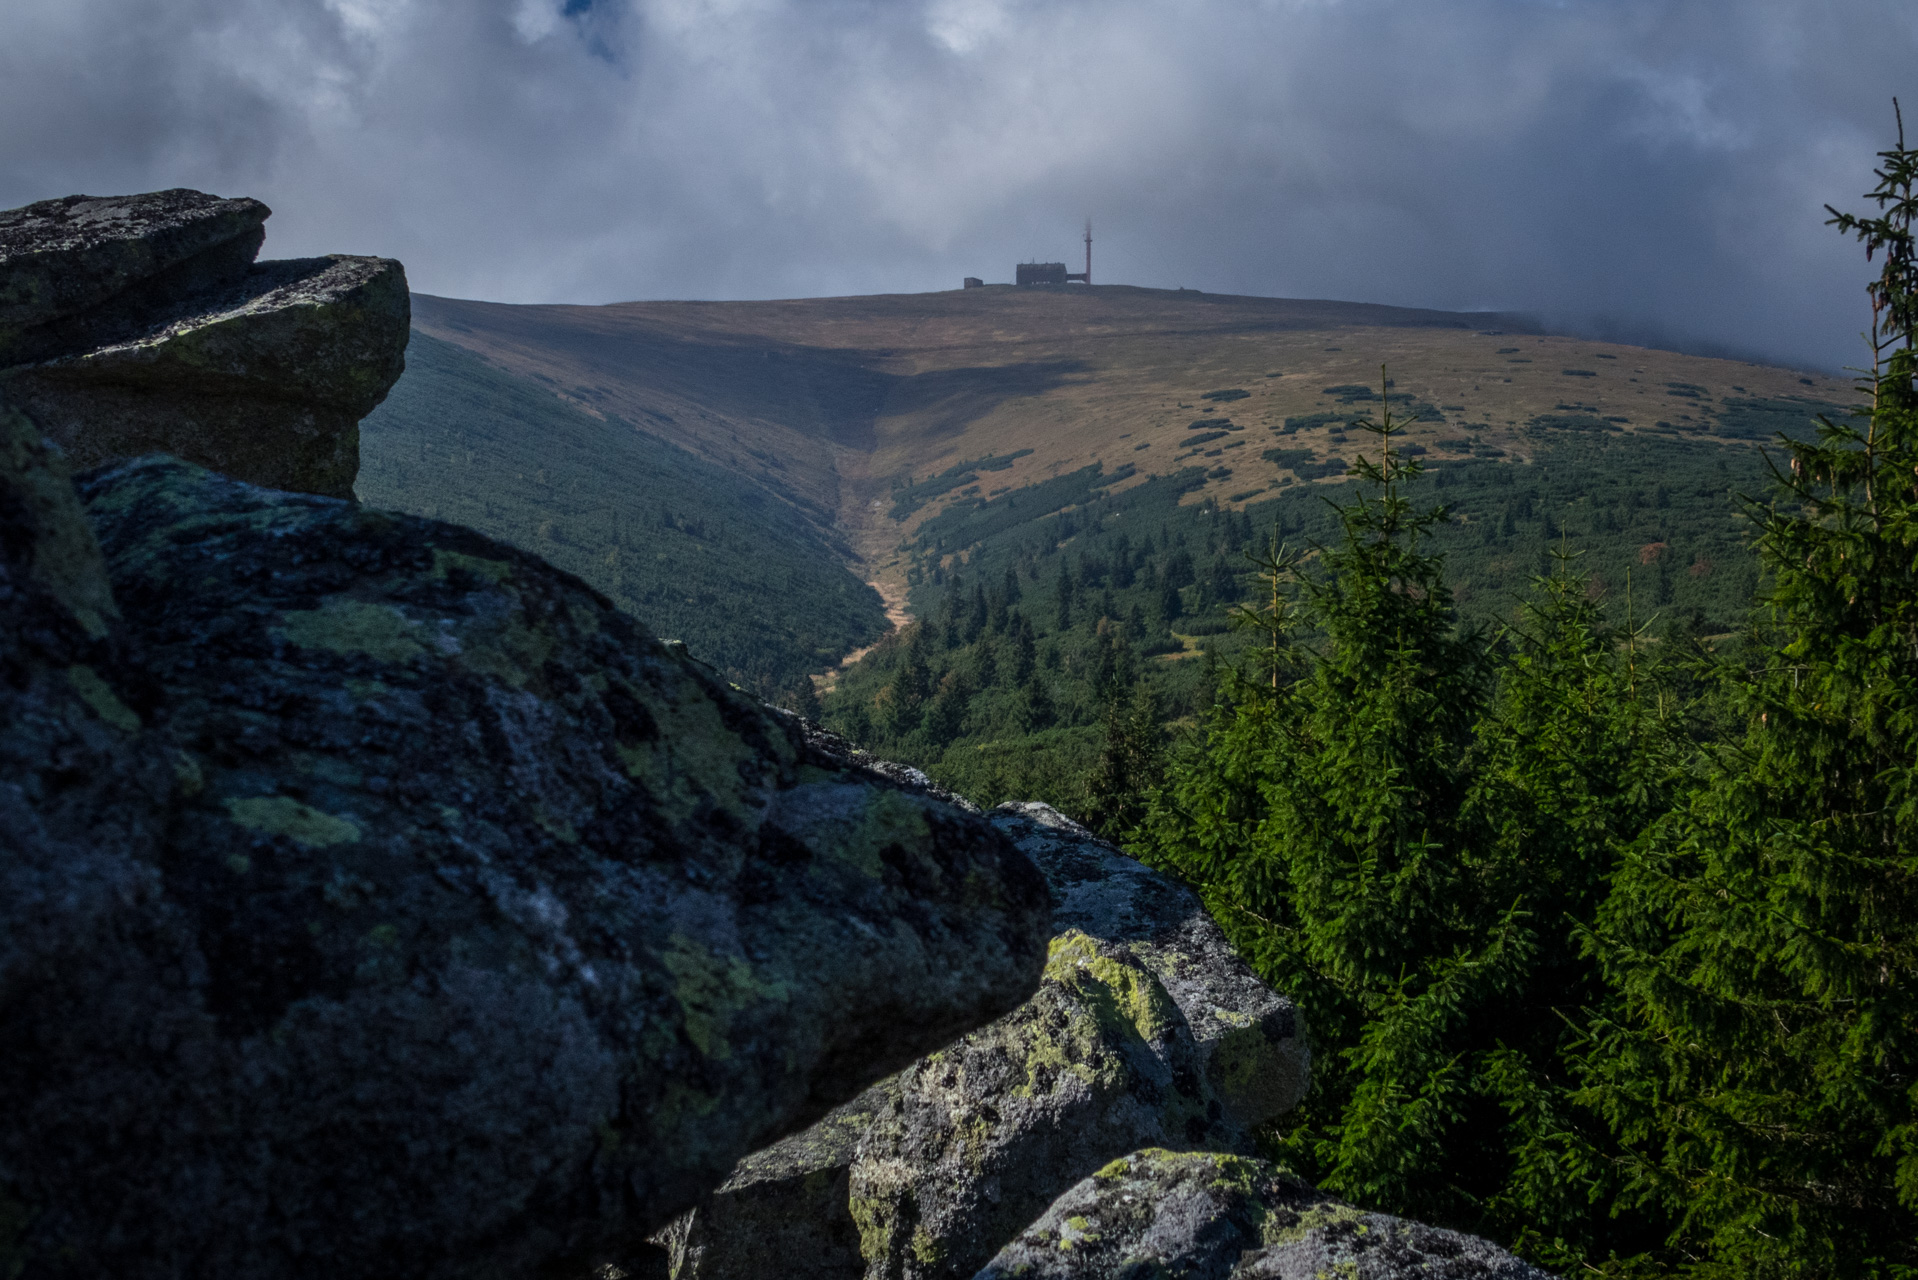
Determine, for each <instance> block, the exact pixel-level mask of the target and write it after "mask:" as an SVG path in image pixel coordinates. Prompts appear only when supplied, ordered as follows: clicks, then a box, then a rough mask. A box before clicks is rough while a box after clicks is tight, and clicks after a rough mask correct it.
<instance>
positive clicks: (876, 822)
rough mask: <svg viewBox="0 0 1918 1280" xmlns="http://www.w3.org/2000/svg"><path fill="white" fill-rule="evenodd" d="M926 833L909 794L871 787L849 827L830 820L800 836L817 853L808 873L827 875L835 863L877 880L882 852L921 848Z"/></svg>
mask: <svg viewBox="0 0 1918 1280" xmlns="http://www.w3.org/2000/svg"><path fill="white" fill-rule="evenodd" d="M927 833H928V826H927V822H926V813H925V810H924V809H922V808H920V807H919V805H917V804H915V803H914V802H913V801H912V799H911V797H909V796H907V795H906V794H905V793H904V792H900V791H879V790H872V791H869V792H867V793H866V794H865V795H864V796H863V797H862V798H861V804H860V807H859V811H858V815H857V817H856V819H855V820H854V822H853V824H852V827H851V829H850V830H846V829H845V828H844V827H842V826H840V825H838V824H837V823H834V824H832V825H831V826H830V827H826V828H824V829H822V830H821V831H819V832H818V833H817V835H814V834H812V833H802V835H801V838H802V839H804V840H805V841H806V843H807V844H808V845H809V846H811V847H812V849H813V852H814V853H815V854H817V855H819V861H818V862H817V863H815V864H814V866H813V869H812V874H814V875H817V876H824V875H829V874H830V868H831V867H832V866H834V865H837V866H840V867H847V868H850V869H852V870H854V871H857V872H858V873H859V874H860V875H863V876H867V877H869V878H871V879H874V880H881V879H884V878H885V875H886V861H885V858H884V856H883V855H884V853H885V851H886V850H887V849H889V848H890V849H915V848H921V847H923V846H924V845H925V843H926V836H927ZM821 837H824V838H821Z"/></svg>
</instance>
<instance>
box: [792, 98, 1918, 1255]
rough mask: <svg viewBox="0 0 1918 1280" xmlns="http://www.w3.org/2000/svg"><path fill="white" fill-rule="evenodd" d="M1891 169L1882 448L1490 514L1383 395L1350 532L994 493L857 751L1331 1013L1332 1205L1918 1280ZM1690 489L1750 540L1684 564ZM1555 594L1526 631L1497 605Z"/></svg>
mask: <svg viewBox="0 0 1918 1280" xmlns="http://www.w3.org/2000/svg"><path fill="white" fill-rule="evenodd" d="M1881 159H1882V162H1883V163H1882V167H1881V169H1880V170H1879V171H1878V174H1877V185H1876V187H1875V189H1874V190H1873V191H1872V192H1870V193H1869V199H1870V207H1869V209H1868V211H1867V213H1866V214H1864V215H1854V214H1850V213H1842V212H1838V211H1836V210H1834V211H1832V217H1831V222H1832V224H1833V225H1834V226H1835V227H1836V228H1837V230H1838V231H1839V232H1841V233H1843V234H1846V235H1850V236H1855V237H1856V238H1857V240H1858V241H1859V242H1860V243H1861V244H1862V246H1863V247H1864V249H1865V251H1866V253H1867V254H1868V256H1869V257H1870V258H1871V260H1872V261H1873V263H1874V264H1875V265H1876V268H1877V274H1876V276H1875V278H1874V280H1873V282H1872V284H1871V286H1870V290H1869V303H1870V316H1871V328H1870V344H1871V345H1870V349H1869V352H1868V356H1869V360H1870V364H1869V368H1868V369H1867V370H1866V371H1865V373H1864V376H1863V378H1862V380H1861V391H1862V392H1863V393H1864V396H1865V400H1866V403H1865V405H1864V407H1863V408H1861V409H1859V410H1857V411H1856V412H1852V413H1846V412H1843V411H1840V410H1838V409H1836V408H1834V409H1833V410H1832V411H1830V412H1826V413H1823V414H1820V415H1818V416H1817V417H1816V418H1815V419H1813V420H1811V421H1807V422H1805V423H1803V424H1802V426H1803V428H1804V429H1802V430H1799V429H1796V428H1797V427H1799V426H1800V424H1799V423H1797V422H1795V421H1794V422H1791V423H1788V424H1786V423H1781V424H1780V425H1783V426H1786V427H1787V428H1788V429H1787V430H1784V431H1781V432H1780V433H1779V435H1778V436H1777V437H1776V444H1775V447H1773V448H1772V449H1770V450H1768V451H1767V456H1766V457H1748V456H1747V455H1746V454H1743V453H1741V454H1739V455H1737V456H1732V455H1730V454H1729V453H1727V452H1726V451H1724V450H1722V449H1719V450H1712V449H1710V448H1707V447H1705V446H1699V445H1686V444H1682V443H1681V442H1676V441H1674V442H1670V443H1669V444H1668V445H1657V446H1653V444H1652V442H1648V441H1646V440H1645V439H1644V438H1643V437H1640V438H1638V439H1635V440H1634V441H1632V442H1631V444H1632V448H1633V450H1636V452H1631V451H1628V450H1627V449H1625V448H1624V447H1623V446H1622V445H1621V443H1620V442H1617V441H1615V440H1610V439H1608V438H1606V437H1605V436H1604V435H1603V434H1602V433H1600V434H1595V435H1594V437H1593V438H1592V439H1591V440H1590V441H1589V442H1587V443H1584V444H1581V445H1566V444H1563V443H1559V444H1555V445H1554V446H1552V448H1551V450H1549V451H1543V452H1541V455H1540V458H1539V465H1536V466H1533V467H1529V468H1513V467H1500V468H1497V469H1496V473H1495V474H1494V472H1493V470H1492V469H1489V468H1488V469H1487V470H1486V472H1485V474H1483V475H1476V474H1474V472H1473V468H1472V467H1471V466H1470V465H1469V464H1467V465H1465V466H1462V467H1460V466H1448V467H1446V468H1444V469H1431V470H1428V469H1426V468H1425V467H1423V466H1422V465H1421V460H1420V458H1419V457H1417V456H1416V455H1415V453H1412V452H1409V451H1405V450H1401V449H1399V448H1396V447H1395V443H1394V442H1395V436H1396V433H1397V428H1398V427H1399V426H1400V425H1402V422H1403V420H1404V417H1405V415H1406V412H1407V409H1408V408H1409V409H1410V410H1412V411H1414V412H1416V411H1417V406H1406V407H1401V406H1399V405H1396V404H1395V402H1394V397H1393V395H1392V393H1391V390H1390V384H1389V382H1388V383H1387V384H1386V386H1385V388H1384V395H1383V396H1382V397H1381V398H1380V399H1379V400H1377V401H1375V402H1373V403H1375V404H1376V405H1377V406H1378V412H1377V413H1376V415H1375V417H1373V418H1367V419H1365V420H1363V421H1360V422H1355V423H1354V424H1353V427H1352V429H1353V432H1354V434H1355V436H1357V435H1358V434H1359V433H1360V432H1364V433H1366V434H1365V435H1364V436H1363V439H1364V440H1365V441H1366V443H1364V444H1363V445H1360V446H1358V447H1356V448H1355V450H1354V456H1353V457H1352V459H1351V460H1350V476H1351V479H1350V482H1349V484H1348V485H1347V486H1346V487H1345V488H1344V489H1342V490H1340V491H1339V493H1340V496H1339V497H1338V499H1337V500H1336V501H1335V502H1333V503H1331V504H1327V503H1325V502H1322V501H1319V500H1318V498H1317V495H1318V494H1320V493H1323V492H1324V489H1323V488H1322V487H1312V486H1301V488H1308V487H1310V488H1313V489H1314V492H1313V493H1312V494H1305V493H1300V494H1298V495H1296V499H1294V497H1293V495H1281V497H1280V498H1279V499H1277V500H1274V501H1271V502H1268V503H1266V504H1264V505H1262V506H1259V507H1256V508H1251V509H1249V510H1248V511H1247V512H1232V511H1220V510H1212V509H1204V508H1193V507H1189V506H1186V507H1182V506H1180V505H1179V502H1178V499H1179V496H1180V493H1181V492H1182V490H1181V489H1180V483H1179V478H1178V477H1177V476H1173V477H1162V478H1155V479H1154V480H1152V481H1150V482H1148V483H1147V484H1145V485H1140V486H1135V487H1132V488H1130V489H1128V490H1127V491H1126V494H1125V495H1124V499H1125V500H1124V501H1123V502H1121V501H1119V500H1118V499H1115V498H1114V497H1113V496H1112V495H1110V494H1108V493H1107V492H1106V486H1108V485H1110V484H1111V483H1112V482H1113V481H1114V480H1115V479H1116V478H1117V476H1116V475H1114V474H1109V473H1106V472H1104V471H1103V470H1102V469H1101V468H1098V467H1093V468H1088V469H1086V471H1084V472H1080V473H1075V474H1073V475H1068V476H1062V477H1060V478H1058V479H1057V480H1055V481H1052V482H1050V484H1051V485H1052V486H1055V487H1057V488H1058V489H1059V492H1058V493H1056V494H1043V495H1041V494H1035V493H1034V492H1033V491H1032V490H1023V491H1020V492H1019V493H1017V494H1013V495H1009V496H1007V497H1005V498H999V499H993V498H991V497H990V495H988V496H986V497H984V498H981V499H980V500H979V501H977V502H975V503H973V504H972V505H971V506H968V507H963V508H960V507H955V508H953V509H951V510H949V511H947V512H946V513H943V514H942V515H941V516H939V517H937V518H936V519H935V520H933V521H929V522H927V524H926V525H924V526H922V527H921V529H920V532H919V542H918V544H917V545H916V547H915V548H912V550H914V551H915V552H916V555H917V558H916V559H915V561H914V564H915V568H914V570H913V575H914V581H915V584H916V592H917V594H916V595H915V598H914V603H915V612H916V613H918V615H919V616H920V617H921V619H922V621H921V622H919V623H917V624H915V625H914V626H912V627H910V628H908V629H907V630H906V631H905V632H904V633H902V634H900V635H898V636H896V637H894V638H892V639H889V640H888V641H887V642H885V644H883V645H882V646H881V649H880V650H879V651H878V652H877V653H875V654H874V655H873V656H872V657H870V658H869V659H867V661H865V662H864V663H861V664H860V665H859V666H857V667H854V668H852V669H851V670H850V671H849V672H848V673H847V674H846V675H845V677H844V678H843V679H842V680H841V681H840V683H839V685H838V686H837V688H835V689H834V690H833V691H832V692H831V693H830V694H829V695H828V697H827V700H826V703H825V708H824V713H825V715H826V718H827V720H828V722H829V723H830V724H832V725H833V726H834V727H836V728H839V729H840V730H842V731H844V732H846V733H848V734H849V735H851V736H853V737H855V738H857V739H859V740H861V741H863V742H865V743H867V744H868V745H870V746H872V747H873V748H874V749H875V750H876V751H878V752H879V753H880V754H882V755H889V756H892V757H894V758H904V759H908V760H912V761H914V762H915V763H919V764H921V765H922V766H924V767H926V768H927V769H928V770H929V771H931V772H932V773H933V774H934V776H936V777H938V778H940V779H941V780H942V781H945V782H947V783H948V784H949V785H952V786H954V787H955V788H957V789H958V790H961V791H962V792H966V793H968V794H970V795H972V796H973V797H974V798H976V799H979V800H981V801H985V802H992V801H997V800H1000V799H1005V798H1011V797H1014V796H1021V795H1023V796H1031V797H1034V798H1044V799H1047V800H1050V801H1052V802H1054V803H1055V804H1058V805H1059V806H1060V807H1062V808H1064V809H1066V810H1067V811H1069V812H1071V813H1073V814H1074V815H1075V816H1078V817H1080V818H1082V819H1083V820H1085V821H1086V822H1088V824H1090V825H1093V826H1095V827H1096V828H1097V829H1099V830H1101V831H1102V832H1103V833H1105V834H1106V835H1108V836H1109V837H1111V838H1113V839H1115V840H1118V841H1120V842H1122V843H1123V844H1124V846H1125V847H1126V848H1127V849H1128V851H1130V852H1132V853H1134V854H1135V855H1137V856H1139V857H1141V858H1143V859H1145V860H1146V861H1148V862H1150V863H1152V864H1153V865H1156V866H1158V867H1161V868H1164V869H1167V870H1169V871H1172V872H1174V873H1176V874H1177V875H1179V876H1181V877H1183V878H1184V879H1185V880H1186V881H1187V882H1188V883H1190V884H1192V885H1193V886H1194V887H1195V888H1196V889H1197V890H1198V891H1199V892H1200V893H1201V895H1202V896H1203V897H1204V899H1205V901H1206V902H1207V904H1208V906H1209V907H1210V908H1211V910H1212V911H1213V913H1214V915H1215V916H1216V917H1217V918H1218V920H1219V922H1220V923H1221V925H1223V926H1224V927H1225V929H1226V930H1227V932H1228V933H1229V934H1230V935H1231V937H1232V938H1233V940H1234V941H1235V943H1236V944H1237V945H1238V946H1239V947H1240V949H1241V950H1242V951H1243V952H1244V954H1245V955H1246V956H1247V957H1248V959H1250V960H1251V961H1252V962H1253V963H1254V964H1255V966H1256V967H1257V968H1258V969H1259V970H1260V972H1261V974H1262V975H1263V976H1264V977H1265V978H1267V979H1268V980H1269V981H1270V982H1271V983H1272V984H1273V985H1274V986H1276V987H1277V988H1278V989H1280V990H1282V991H1286V992H1290V993H1292V994H1293V996H1294V997H1295V998H1296V999H1297V1000H1298V1002H1299V1004H1300V1006H1301V1008H1302V1010H1303V1011H1304V1013H1305V1016H1306V1019H1307V1024H1308V1029H1309V1032H1310V1035H1311V1037H1312V1041H1313V1050H1314V1056H1315V1065H1314V1077H1315V1080H1314V1088H1313V1092H1312V1093H1311V1095H1310V1096H1309V1097H1308V1099H1307V1101H1306V1102H1305V1103H1304V1104H1303V1105H1302V1106H1301V1107H1300V1108H1299V1109H1298V1110H1296V1111H1294V1112H1292V1113H1290V1114H1289V1115H1287V1116H1285V1117H1284V1118H1283V1119H1282V1120H1281V1121H1280V1122H1279V1123H1278V1126H1277V1127H1276V1128H1275V1129H1273V1130H1272V1131H1271V1132H1269V1133H1267V1134H1266V1135H1265V1142H1266V1143H1267V1145H1268V1147H1269V1153H1270V1154H1272V1155H1274V1156H1275V1157H1277V1158H1280V1159H1282V1160H1284V1161H1285V1162H1286V1163H1288V1164H1289V1165H1290V1166H1292V1167H1293V1168H1294V1169H1295V1170H1297V1171H1298V1172H1299V1173H1300V1174H1302V1175H1304V1176H1306V1177H1308V1178H1310V1179H1312V1180H1314V1181H1316V1182H1318V1183H1320V1184H1322V1185H1324V1186H1326V1187H1328V1188H1329V1189H1332V1190H1334V1191H1337V1192H1339V1193H1341V1194H1344V1195H1346V1196H1348V1197H1350V1198H1351V1199H1353V1200H1355V1201H1358V1202H1361V1203H1365V1204H1368V1205H1375V1206H1377V1207H1379V1208H1382V1209H1386V1210H1389V1211H1391V1212H1395V1213H1402V1214H1406V1215H1410V1216H1413V1217H1417V1218H1420V1219H1423V1220H1426V1221H1431V1222H1436V1223H1441V1224H1444V1225H1449V1226H1454V1227H1460V1228H1463V1229H1466V1230H1469V1231H1473V1232H1477V1233H1481V1234H1484V1235H1487V1236H1490V1237H1492V1238H1495V1239H1498V1240H1501V1241H1503V1242H1507V1243H1509V1244H1511V1245H1513V1246H1514V1247H1516V1248H1517V1249H1518V1250H1519V1251H1521V1252H1522V1253H1524V1254H1526V1255H1527V1256H1529V1257H1530V1258H1532V1259H1533V1260H1534V1261H1537V1262H1539V1263H1540V1264H1542V1265H1545V1266H1547V1267H1550V1268H1552V1269H1554V1270H1557V1271H1559V1272H1561V1273H1563V1274H1566V1275H1588V1274H1602V1275H1610V1276H1620V1277H1626V1276H1670V1275H1684V1276H1692V1277H1699V1278H1701V1280H1702V1278H1705V1277H1734V1276H1736V1277H1840V1276H1842V1277H1859V1276H1874V1277H1913V1276H1918V774H1915V773H1914V768H1915V766H1918V481H1915V479H1914V478H1915V477H1918V389H1915V388H1914V380H1913V375H1914V371H1915V369H1918V352H1915V351H1914V337H1915V335H1918V244H1914V236H1913V222H1914V219H1915V218H1918V196H1915V195H1914V183H1915V182H1918V150H1913V149H1910V148H1907V147H1906V146H1905V144H1904V139H1903V135H1902V131H1901V133H1900V138H1899V142H1898V145H1897V146H1896V147H1894V148H1893V149H1891V150H1889V151H1886V152H1884V153H1883V154H1882V156H1881ZM1356 443H1357V442H1356V441H1355V444H1356ZM1660 449H1663V452H1659V450H1660ZM990 461H991V460H987V463H988V464H989V463H990ZM981 465H982V464H974V468H975V470H977V469H979V468H980V467H981ZM1634 466H1637V467H1642V468H1644V469H1645V475H1643V476H1640V477H1637V478H1638V479H1640V480H1644V481H1645V483H1634V480H1635V477H1634V474H1633V473H1632V468H1633V467H1634ZM985 469H987V470H989V469H990V467H989V465H987V466H985ZM1520 471H1524V472H1526V473H1527V476H1525V477H1519V478H1516V479H1515V478H1514V473H1516V472H1520ZM956 474H957V472H956V471H955V475H956ZM1653 475H1655V476H1656V477H1657V479H1656V482H1655V483H1653V482H1651V476H1653ZM1526 486H1529V488H1528V487H1526ZM1687 486H1689V487H1693V488H1696V489H1697V490H1698V494H1699V496H1703V495H1705V494H1707V493H1710V494H1715V495H1718V496H1719V497H1720V498H1721V499H1722V501H1721V503H1720V506H1721V507H1722V510H1721V511H1719V513H1718V514H1717V515H1710V514H1709V513H1708V514H1707V515H1706V516H1705V517H1702V518H1700V517H1692V523H1691V524H1690V525H1686V526H1684V527H1675V526H1674V524H1673V521H1674V518H1675V517H1674V516H1672V515H1671V514H1670V505H1669V504H1666V505H1665V506H1663V507H1661V504H1660V501H1659V498H1658V495H1659V494H1662V493H1665V492H1667V491H1668V490H1669V489H1671V488H1674V487H1687ZM1043 487H1044V486H1041V488H1043ZM1648 494H1649V495H1650V496H1649V498H1648V496H1647V495H1648ZM1739 495H1743V496H1742V497H1740V496H1739ZM902 499H903V500H907V501H910V499H911V495H910V494H906V495H902ZM1015 499H1016V500H1017V501H1018V502H1024V503H1026V504H1027V505H1028V508H1029V510H1028V511H1027V512H1025V513H1021V512H1018V511H1017V510H1016V509H1015V506H1016V504H1015ZM1034 503H1041V504H1042V505H1043V509H1044V510H1045V511H1046V512H1048V513H1057V514H1049V515H1048V517H1047V520H1048V523H1047V524H1046V527H1045V530H1044V532H1043V536H1041V534H1040V533H1039V532H1032V533H1030V534H1029V535H1028V534H1026V533H1024V532H1021V531H1022V530H1028V529H1032V528H1033V527H1034V526H1033V524H1032V521H1031V519H1030V516H1031V512H1030V507H1031V506H1032V505H1033V504H1034ZM1680 505H1681V506H1684V507H1685V508H1686V509H1687V510H1696V509H1698V508H1702V507H1705V506H1706V504H1704V503H1702V502H1698V501H1696V500H1693V501H1690V502H1688V503H1685V504H1680ZM1661 513H1663V514H1661ZM1007 531H1011V532H1010V533H1009V534H1008V533H1007ZM1527 533H1529V534H1530V535H1531V536H1530V538H1529V541H1525V542H1523V546H1524V547H1529V548H1531V549H1530V550H1519V549H1515V539H1519V538H1521V537H1522V535H1524V534H1527ZM995 534H998V535H1001V536H997V537H995V536H994V535H995ZM1541 535H1542V536H1541ZM948 547H962V548H966V549H967V553H966V555H965V556H964V557H963V558H954V557H952V556H950V555H948V554H947V551H948ZM1654 548H1656V550H1654ZM1670 548H1682V549H1683V550H1684V554H1683V555H1672V556H1667V555H1664V554H1663V552H1664V551H1665V550H1668V549H1670ZM1526 556H1529V557H1530V558H1531V559H1530V562H1529V563H1527V564H1516V567H1517V568H1519V569H1523V570H1524V571H1525V572H1526V573H1529V574H1530V576H1531V586H1530V588H1529V591H1528V592H1527V593H1526V594H1525V595H1524V596H1523V598H1522V599H1520V600H1519V601H1517V602H1516V607H1515V608H1514V607H1510V605H1511V602H1510V601H1497V600H1492V599H1489V598H1488V595H1487V593H1486V592H1484V591H1483V590H1481V589H1477V588H1475V585H1474V584H1475V583H1476V582H1482V581H1484V580H1486V579H1487V578H1497V577H1499V576H1500V575H1508V576H1509V575H1511V574H1513V572H1514V568H1515V563H1516V561H1515V557H1516V558H1518V559H1523V558H1524V557H1526ZM1688 561H1689V564H1687V562H1688ZM1674 563H1676V568H1677V572H1676V573H1674V572H1673V569H1674ZM1661 566H1662V567H1661ZM1520 576H1523V575H1520ZM809 709H810V708H809Z"/></svg>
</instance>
